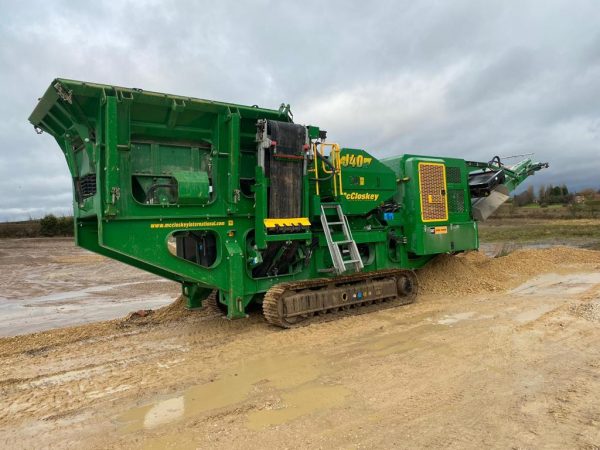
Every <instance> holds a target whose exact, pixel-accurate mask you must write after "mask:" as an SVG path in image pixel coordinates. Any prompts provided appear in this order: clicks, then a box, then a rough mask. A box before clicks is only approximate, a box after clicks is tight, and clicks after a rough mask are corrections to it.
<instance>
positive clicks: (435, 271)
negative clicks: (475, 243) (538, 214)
mask: <svg viewBox="0 0 600 450" xmlns="http://www.w3.org/2000/svg"><path fill="white" fill-rule="evenodd" d="M578 265H586V268H587V270H590V269H596V270H597V269H600V252H599V251H595V250H584V249H576V248H571V247H553V248H545V249H522V250H518V251H515V252H514V253H511V254H509V255H507V256H503V257H500V258H488V257H486V256H485V255H483V254H482V253H478V252H471V253H466V254H462V255H456V256H450V255H440V256H438V257H437V258H436V259H435V260H434V261H432V262H431V263H430V264H429V265H428V266H426V267H425V268H423V269H421V270H419V271H418V272H417V275H418V277H419V281H420V282H421V292H422V293H429V294H446V295H464V294H470V293H476V292H494V291H499V290H504V289H509V288H512V287H514V286H515V285H516V284H518V283H520V282H522V281H524V280H526V279H527V278H530V277H531V276H534V275H538V274H542V273H550V272H554V271H559V270H561V269H565V268H573V267H574V266H578ZM582 268H583V267H582Z"/></svg>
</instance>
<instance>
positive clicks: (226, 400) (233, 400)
mask: <svg viewBox="0 0 600 450" xmlns="http://www.w3.org/2000/svg"><path fill="white" fill-rule="evenodd" d="M325 373H326V367H325V365H324V363H323V361H321V360H320V359H319V358H318V357H316V356H314V355H296V356H290V357H281V356H277V355H273V356H268V357H265V358H261V359H256V360H251V361H248V362H244V363H243V364H240V365H238V366H236V367H234V368H233V369H230V370H227V371H225V372H224V373H222V374H221V375H220V376H219V378H218V379H215V380H213V381H210V382H208V383H204V384H200V385H197V386H192V387H190V388H188V389H186V390H185V391H184V392H182V393H180V394H178V395H175V396H172V397H169V398H165V399H162V400H160V401H158V402H155V403H151V404H146V405H142V406H139V407H135V408H132V409H130V410H128V411H125V412H124V413H123V414H121V415H120V416H119V417H118V418H117V420H116V425H117V428H118V430H119V432H121V433H133V432H138V431H141V430H152V429H154V428H157V427H159V426H162V425H167V424H171V423H175V422H179V421H182V420H185V419H189V418H192V417H197V416H202V415H203V414H210V413H211V412H214V411H218V410H222V409H227V408H229V409H231V408H234V407H236V406H240V405H242V404H244V403H248V402H250V403H252V400H253V398H255V397H257V396H259V395H265V394H266V395H267V396H268V397H269V398H270V399H272V400H270V401H269V402H267V403H266V404H263V405H260V407H258V408H256V407H251V408H249V412H248V414H247V423H246V425H247V426H248V428H250V429H261V428H265V427H268V426H271V425H277V424H282V423H286V422H288V421H290V420H293V419H296V418H298V417H301V416H304V415H307V414H310V413H313V412H315V411H317V410H319V409H327V408H331V407H333V406H337V405H340V404H342V403H343V402H344V401H345V399H346V397H347V396H348V394H349V391H348V390H347V389H346V388H344V387H343V386H340V385H336V384H330V383H326V382H324V381H323V380H322V379H321V378H322V376H323V375H324V374H325Z"/></svg>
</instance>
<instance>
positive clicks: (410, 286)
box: [263, 270, 418, 328]
mask: <svg viewBox="0 0 600 450" xmlns="http://www.w3.org/2000/svg"><path fill="white" fill-rule="evenodd" d="M417 290H418V280H417V277H416V275H415V273H414V272H413V271H410V270H381V271H378V272H369V273H359V274H354V275H347V276H341V277H336V278H320V279H316V280H305V281H295V282H289V283H281V284H278V285H275V286H273V287H272V288H271V289H269V290H268V291H267V293H266V294H265V297H264V299H263V314H264V316H265V319H266V320H267V322H269V323H271V324H273V325H277V326H279V327H282V328H294V327H298V326H304V325H308V324H311V323H316V322H324V321H329V320H334V319H336V318H339V317H343V316H349V315H358V314H365V313H368V312H373V311H378V310H381V309H387V308H393V307H396V306H400V305H406V304H408V303H412V302H413V301H414V299H415V297H416V295H417Z"/></svg>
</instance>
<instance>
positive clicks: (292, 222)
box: [264, 217, 310, 228]
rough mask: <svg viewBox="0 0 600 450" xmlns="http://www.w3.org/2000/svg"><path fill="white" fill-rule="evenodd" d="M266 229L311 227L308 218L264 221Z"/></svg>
mask: <svg viewBox="0 0 600 450" xmlns="http://www.w3.org/2000/svg"><path fill="white" fill-rule="evenodd" d="M264 224H265V227H267V228H275V227H300V226H302V227H310V221H309V220H308V217H294V218H291V219H289V218H281V219H264Z"/></svg>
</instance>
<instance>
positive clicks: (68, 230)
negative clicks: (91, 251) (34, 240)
mask: <svg viewBox="0 0 600 450" xmlns="http://www.w3.org/2000/svg"><path fill="white" fill-rule="evenodd" d="M40 234H41V235H42V236H72V235H73V218H72V217H56V216H54V214H48V215H47V216H44V217H43V218H42V219H40Z"/></svg>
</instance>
